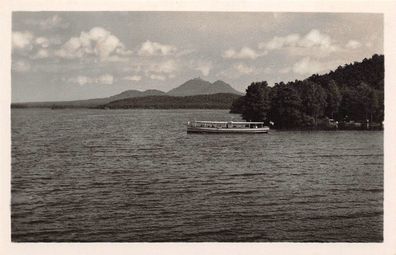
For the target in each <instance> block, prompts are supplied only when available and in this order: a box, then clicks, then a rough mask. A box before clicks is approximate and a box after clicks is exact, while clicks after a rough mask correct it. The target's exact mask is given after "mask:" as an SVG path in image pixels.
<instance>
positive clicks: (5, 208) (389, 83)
mask: <svg viewBox="0 0 396 255" xmlns="http://www.w3.org/2000/svg"><path fill="white" fill-rule="evenodd" d="M82 10H83V11H104V10H107V11H127V10H128V11H233V12H234V11H244V12H260V11H277V12H364V13H384V19H385V21H384V28H385V45H384V47H385V48H384V49H385V110H386V115H385V132H384V147H385V151H384V154H385V172H384V180H385V181H384V189H385V190H384V202H385V203H384V219H385V224H384V242H383V243H159V244H158V243H11V241H10V239H11V220H10V176H11V174H10V165H11V154H10V148H11V133H10V102H11V99H10V98H11V71H10V70H11V50H10V49H11V45H10V44H11V36H10V35H11V13H12V11H82ZM0 29H1V31H2V38H1V43H0V45H1V49H0V52H1V53H0V54H1V55H0V57H1V61H0V81H1V83H0V84H1V85H0V88H1V93H0V119H1V120H0V125H1V133H0V146H1V147H0V170H1V171H0V181H1V183H0V198H1V200H0V201H1V203H0V254H37V255H42V254H54V253H57V254H304V255H305V254H331V255H333V254H348V255H350V254H359V255H365V254H370V255H371V254H392V255H395V254H396V221H395V216H396V208H395V196H396V183H395V180H396V174H395V170H396V163H395V162H396V161H394V160H392V155H396V154H395V144H396V133H395V132H394V131H395V130H394V129H395V128H394V125H395V123H396V119H395V113H396V111H395V110H396V109H395V104H394V103H393V102H392V101H393V99H394V98H395V97H396V93H395V92H396V89H395V84H394V83H395V81H396V73H395V70H396V65H395V63H396V62H395V60H396V58H395V57H396V38H395V32H394V31H396V1H395V0H389V1H360V0H332V1H330V0H326V1H324V0H320V1H312V0H311V1H304V0H301V1H297V0H294V1H292V0H288V1H286V0H269V1H258V0H245V1H242V0H230V1H225V0H223V1H219V0H216V1H214V0H212V1H210V0H200V1H199V0H196V1H191V0H190V1H181V0H173V1H172V0H164V1H160V0H148V1H143V0H130V1H127V0H107V1H106V0H81V1H77V0H51V1H50V0H37V1H33V0H30V1H29V0H14V1H12V0H5V1H4V0H3V1H2V3H1V4H0Z"/></svg>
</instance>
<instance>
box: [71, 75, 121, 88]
mask: <svg viewBox="0 0 396 255" xmlns="http://www.w3.org/2000/svg"><path fill="white" fill-rule="evenodd" d="M67 81H68V82H71V83H78V84H79V85H81V86H82V85H86V84H107V85H110V84H113V82H114V77H113V75H111V74H102V75H99V76H97V77H93V76H85V75H79V76H77V77H73V78H69V79H67Z"/></svg>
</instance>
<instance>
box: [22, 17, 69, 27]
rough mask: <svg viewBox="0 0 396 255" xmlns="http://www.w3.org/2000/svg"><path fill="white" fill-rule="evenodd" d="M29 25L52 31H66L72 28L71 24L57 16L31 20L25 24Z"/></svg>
mask: <svg viewBox="0 0 396 255" xmlns="http://www.w3.org/2000/svg"><path fill="white" fill-rule="evenodd" d="M25 23H26V24H28V25H35V26H38V27H39V28H40V29H42V30H51V29H57V28H61V29H66V28H68V27H69V26H70V23H69V22H66V21H65V20H64V19H63V18H62V17H61V16H59V15H57V14H55V15H53V16H51V17H48V18H46V19H41V20H33V19H29V20H26V22H25Z"/></svg>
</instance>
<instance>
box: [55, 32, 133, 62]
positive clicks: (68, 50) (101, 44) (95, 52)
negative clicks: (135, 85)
mask: <svg viewBox="0 0 396 255" xmlns="http://www.w3.org/2000/svg"><path fill="white" fill-rule="evenodd" d="M130 54H131V51H128V50H127V49H126V48H125V46H124V45H123V44H122V43H121V42H120V40H119V39H118V38H117V37H116V36H114V35H112V34H111V32H110V31H107V30H106V29H104V28H101V27H94V28H92V29H91V30H90V31H89V32H84V31H83V32H81V34H80V36H79V37H72V38H70V39H69V40H68V41H67V42H65V43H64V44H63V45H62V46H61V48H60V49H59V50H57V51H55V55H56V56H58V57H61V58H68V59H73V58H82V57H86V56H95V57H98V58H99V59H100V61H108V60H111V61H114V60H115V59H114V56H118V57H119V58H120V59H118V60H121V58H122V57H125V56H128V55H130Z"/></svg>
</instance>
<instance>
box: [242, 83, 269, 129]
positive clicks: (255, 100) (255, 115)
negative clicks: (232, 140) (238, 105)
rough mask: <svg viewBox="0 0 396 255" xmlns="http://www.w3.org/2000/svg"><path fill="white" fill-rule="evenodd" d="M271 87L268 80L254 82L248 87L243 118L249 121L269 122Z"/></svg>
mask: <svg viewBox="0 0 396 255" xmlns="http://www.w3.org/2000/svg"><path fill="white" fill-rule="evenodd" d="M270 90H271V89H270V88H269V87H268V84H267V82H266V81H263V82H253V83H252V84H250V86H249V87H248V88H247V89H246V95H245V98H244V104H243V105H244V107H243V108H242V118H243V119H245V120H247V121H265V122H268V119H267V114H268V112H269V109H270V97H269V96H270V95H269V94H270Z"/></svg>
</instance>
